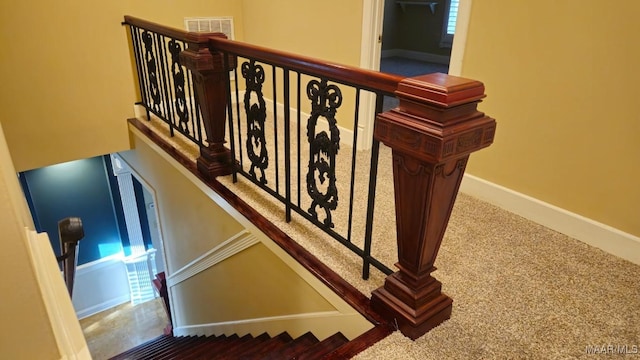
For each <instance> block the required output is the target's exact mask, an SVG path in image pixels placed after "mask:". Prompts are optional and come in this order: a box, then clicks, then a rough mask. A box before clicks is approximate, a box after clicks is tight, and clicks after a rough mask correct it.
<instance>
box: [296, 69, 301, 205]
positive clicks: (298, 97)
mask: <svg viewBox="0 0 640 360" xmlns="http://www.w3.org/2000/svg"><path fill="white" fill-rule="evenodd" d="M301 84H302V78H301V75H300V73H298V81H297V90H296V94H298V96H297V100H296V101H297V104H296V107H297V109H298V111H297V114H296V116H297V118H296V120H297V124H296V143H297V148H298V149H297V150H298V207H300V201H301V200H300V198H301V196H300V193H301V188H302V186H301V182H302V169H301V165H300V164H301V163H302V159H301V157H300V155H301V154H302V152H301V151H300V143H301V142H302V141H301V140H302V137H301V136H300V126H301V123H302V110H301V107H300V106H301V104H300V103H301V101H302V100H301V98H302V96H301V95H300V94H301V91H302V89H301V86H302V85H301Z"/></svg>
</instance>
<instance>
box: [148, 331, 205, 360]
mask: <svg viewBox="0 0 640 360" xmlns="http://www.w3.org/2000/svg"><path fill="white" fill-rule="evenodd" d="M179 339H180V341H179V342H178V344H177V346H174V347H172V348H171V349H167V350H166V351H164V352H163V353H162V354H158V355H156V356H154V358H153V359H154V360H168V359H173V358H175V357H177V356H180V354H182V353H184V352H186V351H189V350H190V349H192V348H194V347H197V346H200V345H203V344H207V343H215V337H212V338H211V339H207V337H206V336H185V337H180V338H179Z"/></svg>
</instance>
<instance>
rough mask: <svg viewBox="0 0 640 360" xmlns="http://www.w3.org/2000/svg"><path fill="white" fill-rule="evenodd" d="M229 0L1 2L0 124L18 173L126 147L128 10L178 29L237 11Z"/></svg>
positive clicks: (238, 25)
mask: <svg viewBox="0 0 640 360" xmlns="http://www.w3.org/2000/svg"><path fill="white" fill-rule="evenodd" d="M241 5H242V4H241V3H240V2H237V1H233V0H219V1H204V0H187V1H179V2H177V1H168V0H162V1H144V0H132V1H124V0H114V1H102V2H87V1H79V0H72V1H67V2H63V3H60V2H53V1H43V0H41V1H36V2H25V1H3V2H2V3H1V5H0V46H1V47H2V67H0V78H2V79H3V86H1V87H0V122H2V124H3V126H4V129H5V134H6V138H7V143H8V144H9V148H10V150H11V154H12V157H13V160H14V164H15V167H16V169H17V170H18V171H23V170H28V169H33V168H37V167H42V166H46V165H51V164H56V163H60V162H65V161H69V160H75V159H80V158H86V157H91V156H96V155H101V154H106V153H111V152H116V151H121V150H125V149H127V148H129V143H128V137H127V127H126V122H125V119H126V118H128V117H132V115H133V103H134V102H135V95H134V88H133V87H132V86H131V84H133V79H132V71H131V64H130V60H129V49H128V44H127V38H126V31H125V28H124V27H123V26H121V25H120V23H121V22H122V20H123V16H124V15H125V14H129V15H134V16H137V17H141V18H146V19H148V20H151V21H156V22H161V23H164V24H167V25H171V26H175V27H180V28H182V27H183V17H185V16H214V15H215V16H234V18H235V19H236V35H237V36H238V37H239V38H242V19H241Z"/></svg>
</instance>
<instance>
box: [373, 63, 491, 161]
mask: <svg viewBox="0 0 640 360" xmlns="http://www.w3.org/2000/svg"><path fill="white" fill-rule="evenodd" d="M396 96H397V97H398V100H399V105H398V107H397V108H395V109H392V110H391V111H387V112H384V113H380V114H378V116H377V117H376V124H375V129H374V136H375V138H376V139H378V140H380V141H382V142H383V143H385V144H386V145H387V146H389V147H391V148H393V149H394V150H399V151H402V152H404V153H407V154H412V156H414V157H416V158H419V159H423V160H426V161H429V162H434V163H438V162H441V161H447V160H448V159H452V158H457V157H460V156H464V155H467V154H469V153H471V152H474V151H477V150H479V149H481V148H484V147H487V146H489V145H490V144H491V143H492V142H493V138H494V134H495V128H496V123H495V120H494V119H492V118H490V117H488V116H485V114H484V113H482V112H480V111H478V110H477V105H478V103H479V102H480V101H481V100H482V99H483V98H484V97H485V94H484V85H483V84H482V83H481V82H480V81H476V80H470V79H465V78H461V77H457V76H450V75H446V74H440V73H435V74H428V75H422V76H417V77H412V78H406V79H403V80H402V81H400V83H399V84H398V89H397V90H396Z"/></svg>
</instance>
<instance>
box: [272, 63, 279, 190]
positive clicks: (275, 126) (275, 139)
mask: <svg viewBox="0 0 640 360" xmlns="http://www.w3.org/2000/svg"><path fill="white" fill-rule="evenodd" d="M271 84H272V87H273V92H272V94H273V144H274V145H275V146H274V149H275V157H276V168H275V170H276V193H277V194H280V163H279V162H278V153H279V151H278V144H279V143H278V106H277V104H278V93H277V91H276V67H275V66H274V65H271Z"/></svg>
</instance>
